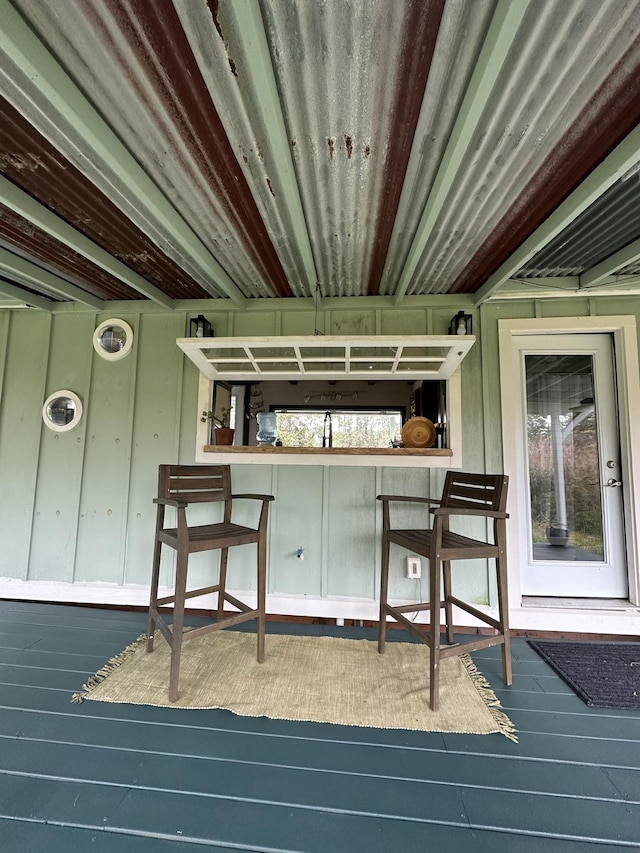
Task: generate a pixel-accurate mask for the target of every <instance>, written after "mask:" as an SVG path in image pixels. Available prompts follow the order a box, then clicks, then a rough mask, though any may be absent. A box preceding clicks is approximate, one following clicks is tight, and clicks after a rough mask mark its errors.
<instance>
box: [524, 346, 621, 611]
mask: <svg viewBox="0 0 640 853" xmlns="http://www.w3.org/2000/svg"><path fill="white" fill-rule="evenodd" d="M518 349H519V356H520V368H521V382H520V394H521V399H520V400H519V401H518V403H519V410H520V412H521V423H520V425H519V432H520V443H521V448H520V450H521V459H522V463H523V466H524V469H525V470H526V478H525V482H526V501H527V517H528V524H527V536H526V541H523V543H522V545H521V566H522V593H523V595H535V596H552V597H562V596H563V597H572V598H580V597H586V598H626V597H627V595H628V584H627V568H626V560H625V538H624V523H623V522H624V516H623V502H622V488H623V484H622V482H621V473H620V472H621V467H620V440H619V431H618V416H617V407H616V393H615V388H616V386H615V377H614V365H613V345H612V340H611V336H610V335H607V334H596V335H582V334H579V335H565V336H562V337H561V336H558V335H548V336H547V335H539V336H523V337H522V338H521V339H520V342H519V347H518ZM519 455H520V454H519ZM524 552H526V553H524Z"/></svg>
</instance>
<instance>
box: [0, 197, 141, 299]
mask: <svg viewBox="0 0 640 853" xmlns="http://www.w3.org/2000/svg"><path fill="white" fill-rule="evenodd" d="M0 245H1V246H3V247H5V248H8V249H9V250H10V251H12V252H15V253H16V254H17V255H19V256H21V257H23V258H37V259H38V264H39V266H41V267H42V268H43V270H47V271H49V272H53V273H56V274H58V275H62V276H63V277H64V278H66V280H67V281H69V282H70V283H72V284H74V285H76V286H77V287H80V288H82V289H83V290H86V291H87V293H90V294H93V295H94V296H97V297H99V298H101V299H140V298H141V295H140V293H138V292H137V291H135V290H132V289H131V288H129V287H126V285H123V284H122V282H120V281H118V280H117V279H114V278H113V277H112V276H109V275H108V274H107V273H105V271H104V270H102V269H101V268H100V267H98V266H96V265H95V264H92V263H91V262H90V261H88V260H87V259H86V258H83V257H82V256H81V255H78V254H77V253H75V252H70V251H69V249H68V248H67V247H66V246H63V245H62V244H60V243H59V242H58V241H57V240H54V239H53V238H52V237H50V236H49V235H48V234H46V233H44V232H43V231H41V230H40V229H39V228H36V227H35V226H34V225H33V223H30V222H28V221H27V220H25V219H23V218H22V217H21V216H18V215H17V214H16V213H14V212H13V211H12V210H9V209H8V208H7V207H5V206H4V205H2V204H0ZM45 291H46V288H43V291H42V292H43V293H45ZM45 295H50V294H49V293H48V292H46V293H45Z"/></svg>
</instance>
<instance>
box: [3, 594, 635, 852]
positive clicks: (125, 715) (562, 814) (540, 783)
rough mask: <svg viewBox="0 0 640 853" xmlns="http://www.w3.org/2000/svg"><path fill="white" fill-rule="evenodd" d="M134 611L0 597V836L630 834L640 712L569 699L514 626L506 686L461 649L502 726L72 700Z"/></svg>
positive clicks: (525, 840) (117, 842) (556, 839)
mask: <svg viewBox="0 0 640 853" xmlns="http://www.w3.org/2000/svg"><path fill="white" fill-rule="evenodd" d="M144 629H145V617H144V615H143V614H140V613H133V612H124V611H109V610H98V609H89V608H78V607H68V606H63V605H39V604H30V603H19V602H8V601H4V602H0V851H2V853H22V851H25V853H26V852H27V851H28V853H33V851H37V850H40V849H42V850H46V851H47V853H62V851H64V853H69V851H85V850H91V851H96V853H116V851H117V853H178V851H180V852H181V853H182V851H183V852H184V853H196V851H204V850H205V849H206V850H211V849H215V850H217V851H218V853H220V851H222V853H227V852H228V853H231V851H236V853H237V851H242V850H244V851H289V853H293V851H300V852H301V851H305V853H343V851H344V853H358V851H366V853H382V851H384V853H389V851H392V850H396V849H397V850H406V851H412V853H413V851H431V850H434V851H436V850H437V851H441V850H452V851H455V852H456V853H467V851H469V853H470V851H473V853H483V852H484V851H494V852H495V851H508V853H539V851H554V853H555V851H558V853H574V852H575V853H588V852H589V851H593V853H604V851H608V850H621V849H623V848H629V847H632V848H633V847H640V769H639V767H640V714H638V713H631V712H623V711H603V710H602V709H592V708H588V707H587V706H586V705H584V704H583V702H582V701H581V700H580V699H579V698H578V697H576V696H575V695H574V694H573V693H572V692H571V690H569V688H568V687H566V686H565V685H564V683H563V682H562V681H561V680H560V679H559V678H558V677H557V676H556V675H555V674H554V673H553V671H552V670H551V669H550V668H549V667H548V666H547V665H546V664H545V663H544V662H543V661H542V659H541V658H539V657H538V656H537V655H536V653H535V652H534V651H533V650H532V649H531V648H530V647H529V646H528V645H527V643H526V641H525V640H523V639H517V640H516V641H515V642H514V683H513V686H512V687H511V688H507V687H505V686H504V685H503V684H502V681H501V677H500V660H499V655H500V653H499V650H498V649H496V648H492V649H487V650H484V651H482V652H478V653H476V654H474V656H473V657H474V659H475V661H476V662H477V663H478V665H479V667H480V669H481V670H482V672H483V673H484V674H485V675H486V676H487V677H488V678H489V680H490V681H491V683H492V686H493V687H494V688H495V689H496V692H497V693H498V694H499V696H500V699H501V701H502V703H503V706H504V708H505V710H506V711H507V712H508V714H509V715H510V717H511V719H512V720H513V721H514V723H515V725H516V727H517V729H518V733H519V743H517V744H516V743H513V742H511V741H510V740H508V739H507V738H505V737H503V736H502V735H498V734H496V735H485V736H478V735H476V736H467V735H449V734H439V733H438V734H431V733H426V734H425V733H420V732H402V731H400V732H398V731H383V730H378V729H361V728H352V727H343V726H331V725H325V724H315V723H288V722H284V721H279V720H268V719H264V718H259V719H252V718H247V717H236V716H234V715H233V714H231V713H229V712H227V711H184V710H180V711H178V710H174V709H163V708H149V707H137V706H133V705H111V704H106V703H100V702H84V703H83V704H81V705H72V704H71V703H70V698H71V694H72V692H73V691H75V690H77V689H79V688H80V687H81V685H82V683H83V682H84V680H85V679H86V678H87V676H89V675H91V674H92V673H93V672H95V671H96V670H97V669H98V668H99V667H100V666H101V665H102V664H103V663H104V662H105V661H106V660H107V659H108V658H109V657H110V656H112V655H114V654H116V653H117V652H119V651H121V650H122V648H123V647H124V646H126V645H127V644H128V643H130V642H131V641H132V640H133V639H135V637H137V636H138V635H139V634H140V633H142V632H143V631H144ZM269 630H270V631H271V632H285V631H295V632H302V631H307V632H313V633H332V634H337V635H340V636H372V632H371V631H370V630H368V631H367V630H366V629H349V628H347V629H345V628H334V627H323V626H311V625H306V626H298V625H295V626H294V625H291V624H288V623H271V624H270V625H269ZM402 638H404V635H403V637H402Z"/></svg>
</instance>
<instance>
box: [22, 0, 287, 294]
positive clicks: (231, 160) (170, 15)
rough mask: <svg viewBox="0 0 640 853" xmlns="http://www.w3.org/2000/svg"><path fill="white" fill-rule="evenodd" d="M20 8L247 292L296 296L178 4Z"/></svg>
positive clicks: (42, 3)
mask: <svg viewBox="0 0 640 853" xmlns="http://www.w3.org/2000/svg"><path fill="white" fill-rule="evenodd" d="M17 5H19V6H20V7H21V8H22V11H23V12H25V13H26V14H28V17H29V21H30V24H31V25H32V26H34V27H35V28H36V31H37V32H38V34H39V36H40V38H41V39H42V40H43V41H44V42H45V43H46V44H47V45H48V47H49V48H50V49H51V51H52V52H53V53H54V54H55V55H56V57H57V59H58V61H59V62H60V63H61V64H62V65H63V67H64V68H65V70H66V71H67V72H68V74H69V75H70V77H71V78H72V79H73V80H74V81H75V83H76V84H77V85H78V86H79V87H80V88H81V89H82V90H83V92H85V93H90V95H89V98H90V100H91V103H92V104H93V105H94V106H95V107H96V109H97V110H98V111H99V113H100V114H101V115H102V116H103V117H104V118H105V119H106V120H107V122H108V124H109V126H110V127H111V128H112V129H113V130H114V131H115V132H116V134H117V135H118V137H119V138H120V139H121V140H123V142H124V144H125V146H126V147H127V149H128V151H129V152H131V153H132V154H133V155H134V157H135V159H136V160H137V161H138V162H139V163H140V164H142V166H143V167H144V169H145V171H146V172H147V174H149V175H151V176H153V180H154V182H155V183H156V184H157V186H158V187H159V188H160V189H161V190H162V192H163V193H164V194H165V195H166V196H167V197H168V198H169V199H170V200H171V204H172V206H173V207H174V208H175V210H176V212H177V213H178V214H179V215H180V216H181V217H182V218H183V219H184V220H185V221H186V222H187V223H188V224H189V226H190V227H191V228H192V230H193V232H194V233H195V234H196V235H197V236H198V238H199V239H200V240H201V241H202V243H203V244H204V245H205V246H206V247H207V248H208V249H209V250H210V251H211V252H212V253H213V254H215V256H216V257H217V258H218V259H219V261H220V263H221V264H222V266H223V267H224V268H225V269H226V270H227V271H228V273H229V274H230V275H231V277H232V278H233V280H234V281H235V282H236V283H237V284H238V286H240V287H241V289H242V290H243V292H244V293H245V295H251V296H269V295H278V296H287V295H289V294H290V290H289V286H288V283H287V281H286V277H285V276H284V273H283V271H282V268H281V265H280V263H279V260H278V258H277V255H276V254H275V252H274V249H273V246H272V244H271V242H270V240H269V239H268V237H267V236H266V233H265V229H264V225H263V222H262V219H261V218H260V216H259V214H258V211H257V209H256V205H255V202H254V200H253V197H252V195H251V193H250V191H249V189H248V187H247V185H246V181H245V180H244V176H243V174H242V171H241V170H240V168H239V166H238V164H237V161H236V160H235V156H234V154H233V151H232V150H231V148H230V147H229V143H228V140H227V138H226V135H225V133H224V129H223V127H222V125H221V123H220V120H219V118H218V116H217V113H216V111H215V108H214V106H213V104H212V103H211V100H210V97H209V95H208V92H207V90H206V87H205V85H204V82H203V79H202V75H201V73H200V70H199V68H198V66H197V64H196V62H195V59H194V57H193V53H192V51H191V49H190V47H189V45H188V43H187V41H186V38H185V34H184V31H183V29H182V27H181V25H180V22H179V20H178V18H177V16H176V13H175V10H174V8H173V6H172V5H171V4H170V3H163V4H157V3H150V2H147V0H129V2H120V0H92V2H82V3H73V4H69V5H67V6H65V7H64V9H61V8H60V7H59V6H57V5H56V4H51V3H49V2H48V1H47V0H28V2H25V3H22V2H20V3H18V4H17ZM121 191H122V190H121ZM132 203H134V204H135V201H134V200H133V201H132ZM160 228H161V225H158V229H160ZM214 284H215V283H214Z"/></svg>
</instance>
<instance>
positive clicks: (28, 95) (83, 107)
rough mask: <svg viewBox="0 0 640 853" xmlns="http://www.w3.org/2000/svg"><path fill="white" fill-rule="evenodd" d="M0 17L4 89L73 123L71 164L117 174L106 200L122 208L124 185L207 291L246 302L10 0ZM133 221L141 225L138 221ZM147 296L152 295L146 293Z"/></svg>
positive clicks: (161, 297) (0, 7)
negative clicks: (75, 139)
mask: <svg viewBox="0 0 640 853" xmlns="http://www.w3.org/2000/svg"><path fill="white" fill-rule="evenodd" d="M0 18H1V19H2V27H0V54H4V57H5V58H6V59H7V60H8V61H7V62H6V63H5V64H4V65H5V67H4V68H3V67H2V65H0V81H1V80H3V79H4V85H3V87H2V88H3V90H4V91H5V92H8V93H11V96H12V98H13V99H14V100H15V99H16V95H19V97H20V99H21V100H22V102H23V105H27V104H30V105H31V109H30V110H29V113H31V114H26V117H27V118H28V119H30V120H31V119H32V118H34V117H35V116H36V111H37V110H38V108H39V106H40V105H42V104H44V105H45V106H46V107H47V112H48V115H49V117H50V119H51V116H56V117H57V118H58V120H60V119H61V120H62V122H61V124H62V126H59V127H56V128H55V129H56V130H57V131H58V132H59V133H60V134H61V135H65V131H64V127H65V126H67V125H68V126H69V127H72V128H74V130H75V132H76V133H77V134H78V135H79V136H80V137H81V139H82V142H83V150H82V151H79V150H78V149H77V144H76V143H75V142H73V140H71V139H69V138H67V141H68V143H69V145H70V148H71V150H72V151H73V153H74V154H75V160H74V159H72V158H71V157H69V152H64V151H62V152H61V153H63V154H64V155H65V156H67V157H69V159H70V160H71V161H72V162H73V163H74V165H75V166H76V167H77V168H80V169H81V171H83V174H87V177H89V179H90V180H92V182H93V183H94V184H95V183H96V181H95V179H92V177H91V174H88V173H87V172H86V170H84V169H82V167H81V164H82V163H83V162H87V161H90V160H93V161H94V162H97V163H98V164H100V166H101V169H102V170H103V172H104V177H105V180H106V179H108V177H109V176H112V177H113V178H115V180H114V181H113V183H112V190H113V192H112V195H111V199H110V200H111V201H113V202H114V204H116V205H117V206H118V208H119V209H121V210H123V199H122V197H121V191H119V190H118V188H117V187H118V185H119V186H122V187H127V188H128V191H129V196H128V197H133V198H134V199H135V200H136V201H137V202H138V206H137V208H135V209H136V210H137V212H138V213H139V214H141V216H140V221H142V219H144V220H145V222H146V223H147V224H148V223H151V222H154V221H155V222H157V223H158V224H159V225H160V227H161V228H163V229H164V230H165V232H166V234H167V235H168V238H169V240H170V241H171V242H172V243H173V245H175V246H176V247H177V248H179V249H180V250H181V251H182V252H184V253H185V255H186V256H187V257H189V258H190V259H191V261H192V262H193V263H194V265H196V266H197V267H198V268H199V270H201V271H202V275H201V278H200V279H199V283H200V284H201V285H202V287H203V288H205V289H206V290H208V291H209V292H211V291H212V287H211V285H210V284H209V283H208V282H209V280H210V279H213V280H215V282H216V285H217V287H219V288H220V289H221V290H222V291H223V292H224V293H226V295H227V296H228V297H229V298H231V299H232V300H233V301H235V302H237V303H238V304H240V305H242V304H244V301H245V300H244V296H243V295H242V293H241V292H240V290H239V289H238V288H237V286H236V285H235V284H234V283H233V281H232V280H231V278H230V277H229V275H228V274H227V273H226V271H225V270H224V269H223V268H222V267H221V266H220V264H219V263H218V262H217V261H216V259H215V258H214V257H213V255H211V253H210V252H209V251H208V249H207V248H206V247H205V246H204V245H203V243H202V242H201V241H200V239H199V238H198V237H197V236H196V234H195V233H194V232H193V231H192V229H191V228H190V227H189V225H188V224H187V223H186V222H185V221H184V219H183V218H182V217H181V216H180V214H179V213H178V212H177V211H176V210H175V208H173V207H172V205H171V204H170V202H169V201H168V199H167V198H166V196H165V195H164V193H162V192H161V191H160V190H159V188H158V187H157V186H156V184H155V183H154V182H153V181H152V180H151V179H150V178H149V176H148V175H147V174H146V172H145V171H144V169H142V168H141V166H140V165H139V164H138V162H137V161H136V159H135V158H134V157H133V156H132V155H131V153H130V152H129V151H128V149H127V148H126V147H125V146H124V145H123V144H122V142H121V141H120V139H119V137H118V136H117V135H116V134H115V133H114V132H113V131H112V130H111V128H110V127H109V125H108V124H107V123H106V122H105V121H104V120H103V118H102V117H101V115H100V114H99V113H98V111H97V110H95V109H94V108H93V106H92V105H91V104H90V103H89V101H88V100H87V99H86V98H85V97H84V95H83V94H82V92H81V91H80V89H79V88H78V87H77V86H76V85H75V83H74V82H73V81H72V80H71V78H70V77H69V76H68V75H67V74H66V72H65V71H64V70H63V68H62V67H61V66H60V65H59V64H58V63H57V62H56V60H55V58H54V57H53V56H52V54H51V53H50V52H49V51H48V50H47V48H46V47H45V45H44V44H43V43H42V42H41V41H40V40H39V39H38V37H37V36H36V35H35V33H34V32H33V31H32V30H31V29H30V28H29V26H28V25H27V23H26V22H25V20H24V19H23V18H22V16H21V15H20V14H19V13H18V12H17V11H16V10H15V9H14V7H13V6H12V5H11V3H10V2H8V0H0ZM12 65H13V66H14V67H16V68H18V69H20V70H21V72H22V73H21V74H19V75H14V74H13V72H12V67H11V66H12ZM22 80H26V81H28V84H29V87H33V89H35V93H36V94H37V98H34V91H33V90H32V89H31V88H29V91H26V90H24V91H23V90H22V89H20V81H22ZM23 112H24V110H23ZM32 123H33V124H34V125H35V126H36V127H37V129H38V130H39V131H40V132H41V133H42V134H43V135H44V136H45V137H46V138H47V139H48V140H49V141H50V142H51V143H52V144H53V145H54V146H55V147H56V148H57V149H58V150H60V145H59V140H56V139H54V138H51V137H52V134H51V128H50V127H48V126H42V123H41V122H39V121H35V120H34V121H33V122H32ZM103 192H104V190H103ZM2 195H4V193H2V194H0V197H2ZM132 206H133V205H132ZM125 212H126V211H125ZM136 224H138V227H141V225H140V222H138V223H136ZM142 230H144V231H145V233H148V230H149V229H148V228H146V229H145V228H143V229H142ZM149 236H152V235H149ZM96 262H97V261H96ZM142 282H145V280H144V279H142V277H140V281H139V282H138V285H139V284H140V283H142ZM132 286H133V287H135V289H136V290H140V287H139V286H136V285H135V284H132ZM145 286H146V287H147V288H153V286H152V285H151V284H149V283H148V282H145ZM153 290H155V299H156V301H158V302H160V304H164V301H166V300H167V299H168V297H167V296H166V294H161V291H159V290H156V289H155V288H154V289H153ZM142 292H144V291H142ZM151 292H153V291H151ZM212 295H213V296H217V292H214V293H212ZM149 298H154V297H152V296H149ZM166 307H172V300H171V305H167V306H166Z"/></svg>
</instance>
